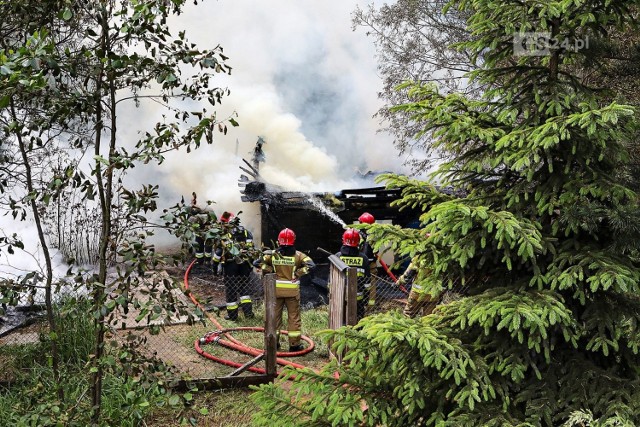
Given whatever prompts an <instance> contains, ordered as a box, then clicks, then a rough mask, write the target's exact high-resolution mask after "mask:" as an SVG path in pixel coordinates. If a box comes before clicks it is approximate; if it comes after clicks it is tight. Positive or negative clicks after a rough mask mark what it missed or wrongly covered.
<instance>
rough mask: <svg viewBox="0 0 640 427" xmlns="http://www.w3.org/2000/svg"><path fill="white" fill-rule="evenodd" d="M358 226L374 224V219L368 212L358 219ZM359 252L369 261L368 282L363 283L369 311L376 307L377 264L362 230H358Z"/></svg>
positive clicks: (375, 255)
mask: <svg viewBox="0 0 640 427" xmlns="http://www.w3.org/2000/svg"><path fill="white" fill-rule="evenodd" d="M358 221H360V224H373V223H374V222H376V219H375V218H374V217H373V215H371V214H370V213H369V212H365V213H363V214H362V215H360V217H359V218H358ZM360 237H361V239H360V246H359V247H360V250H361V251H362V252H364V254H365V255H366V256H367V259H368V260H369V277H370V280H369V281H368V282H367V283H365V288H366V291H367V294H368V297H367V299H368V300H367V305H368V306H369V309H372V308H373V307H374V306H375V305H376V290H377V284H378V283H377V282H378V277H377V273H378V263H377V258H378V256H377V254H376V253H375V252H373V248H372V247H371V245H370V244H369V242H368V241H367V232H366V231H364V230H360Z"/></svg>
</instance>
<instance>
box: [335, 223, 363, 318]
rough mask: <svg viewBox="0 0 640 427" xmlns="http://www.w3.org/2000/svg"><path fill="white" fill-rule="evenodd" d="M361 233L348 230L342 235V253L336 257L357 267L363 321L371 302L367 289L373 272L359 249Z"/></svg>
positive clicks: (359, 302) (358, 292) (360, 314)
mask: <svg viewBox="0 0 640 427" xmlns="http://www.w3.org/2000/svg"><path fill="white" fill-rule="evenodd" d="M359 246H360V233H359V232H358V230H355V229H353V228H347V229H346V230H345V232H344V233H342V246H341V247H340V251H339V252H338V253H336V254H335V255H336V256H337V257H338V258H340V259H341V260H342V261H343V262H344V263H345V264H346V265H348V266H349V267H355V268H356V272H357V275H358V290H357V297H356V299H357V318H358V320H360V319H362V318H363V317H364V316H365V309H366V307H367V301H368V300H369V291H368V289H367V287H366V285H367V284H368V283H370V281H371V271H370V270H369V258H367V255H366V254H365V253H364V252H362V251H361V250H360V249H359Z"/></svg>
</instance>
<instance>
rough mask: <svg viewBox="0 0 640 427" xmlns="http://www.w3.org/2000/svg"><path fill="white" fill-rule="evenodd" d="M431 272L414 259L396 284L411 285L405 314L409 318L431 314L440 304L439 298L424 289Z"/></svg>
mask: <svg viewBox="0 0 640 427" xmlns="http://www.w3.org/2000/svg"><path fill="white" fill-rule="evenodd" d="M428 273H429V270H428V269H426V268H421V267H420V265H419V263H418V261H417V260H416V259H415V258H414V259H412V260H411V263H410V264H409V266H408V267H407V269H406V270H405V272H404V273H402V275H401V276H400V277H399V278H398V281H397V282H396V283H397V284H398V285H403V286H404V285H411V291H410V292H409V296H408V297H407V302H406V304H405V306H404V310H403V313H404V315H405V316H407V317H411V318H414V317H416V316H417V315H418V314H422V315H423V316H424V315H427V314H430V313H431V312H432V311H433V309H434V308H435V307H436V305H437V303H438V298H433V297H431V295H429V294H428V293H427V292H426V291H425V289H424V287H423V286H424V279H425V276H426V274H428Z"/></svg>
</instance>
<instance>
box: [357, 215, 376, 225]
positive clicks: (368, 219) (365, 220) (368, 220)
mask: <svg viewBox="0 0 640 427" xmlns="http://www.w3.org/2000/svg"><path fill="white" fill-rule="evenodd" d="M358 221H360V223H362V224H373V223H374V222H376V219H375V218H374V217H373V215H371V214H370V213H369V212H365V213H363V214H362V215H360V218H358Z"/></svg>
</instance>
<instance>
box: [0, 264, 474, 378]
mask: <svg viewBox="0 0 640 427" xmlns="http://www.w3.org/2000/svg"><path fill="white" fill-rule="evenodd" d="M185 269H186V267H185ZM184 273H185V271H184V270H182V271H176V272H175V274H173V276H174V278H176V279H177V281H179V282H180V281H182V278H183V277H184ZM262 279H263V278H262V276H261V275H260V274H258V273H256V271H255V270H253V269H252V270H250V271H249V272H248V274H246V275H243V276H228V275H225V274H223V273H222V272H220V271H214V270H213V268H212V267H210V266H202V265H195V266H193V268H192V269H191V270H190V271H189V274H188V281H187V286H186V288H185V289H181V288H178V289H173V290H172V292H173V294H174V296H175V298H176V299H179V300H181V302H182V303H183V304H184V305H185V306H187V307H189V308H190V310H192V311H195V310H196V308H198V309H200V310H201V311H202V314H201V315H199V317H198V316H196V317H195V318H192V319H191V321H190V320H189V319H188V318H186V317H184V316H179V315H176V316H173V317H159V318H158V319H157V320H155V321H153V322H151V324H149V323H148V319H146V318H145V319H142V320H141V319H140V318H139V317H140V311H139V310H138V309H136V308H135V307H133V306H132V307H130V308H129V310H127V313H126V314H125V313H122V314H121V315H120V317H119V318H117V319H115V321H114V322H113V323H112V325H111V326H112V329H111V330H110V335H109V339H113V340H114V341H115V342H117V343H118V344H119V345H120V346H125V347H126V346H129V347H132V346H135V348H136V351H138V352H139V353H141V354H144V355H146V356H148V357H149V358H157V359H158V360H160V361H162V362H163V363H165V364H166V365H167V366H169V367H171V368H172V370H173V371H174V372H175V373H176V376H178V377H180V378H191V379H198V378H212V377H219V376H225V375H230V374H231V373H232V372H233V371H234V370H235V369H237V368H238V366H242V365H243V364H246V363H250V361H251V359H252V358H253V357H255V352H254V353H251V352H244V351H237V349H234V348H230V347H225V346H221V345H217V343H218V341H215V340H212V341H211V342H207V343H206V345H204V344H203V345H199V344H198V343H199V342H201V341H202V339H203V338H205V337H207V336H210V334H211V332H212V331H221V330H222V331H225V332H224V334H225V335H224V336H225V337H226V338H225V339H228V340H229V341H230V342H232V343H235V344H236V345H237V346H238V347H247V348H253V349H258V350H256V351H259V350H260V349H263V348H264V336H263V334H261V333H260V328H261V327H264V319H265V314H266V313H265V307H264V304H263V298H264V290H263V283H262ZM371 279H372V280H371V282H370V286H368V287H367V288H366V289H365V292H363V293H362V295H361V297H362V298H361V299H360V300H359V304H362V306H363V307H364V315H372V314H376V313H381V312H386V311H389V310H399V311H404V312H405V314H407V315H411V316H419V315H423V314H427V312H428V311H429V310H430V309H431V308H433V306H434V305H435V304H444V303H447V302H448V301H451V300H453V299H456V298H459V296H460V295H463V294H464V293H465V292H466V287H465V286H462V285H459V286H453V289H452V290H447V291H446V292H443V294H442V295H440V296H439V297H438V298H435V299H428V298H423V297H420V298H414V297H412V288H411V285H405V286H404V287H402V286H399V285H397V284H396V281H395V280H394V279H392V278H391V277H389V276H387V275H374V276H373V277H372V278H371ZM300 291H301V310H302V312H303V325H302V328H303V331H302V333H303V335H304V334H307V332H308V331H309V330H322V329H326V327H328V323H329V320H328V316H327V308H326V306H327V305H328V303H329V297H330V296H329V295H328V291H327V290H326V288H324V289H323V287H322V286H317V284H314V279H313V278H308V280H306V281H303V282H302V285H301V287H300ZM143 293H144V292H143ZM70 302H71V303H73V304H75V308H74V309H75V310H80V311H81V312H80V313H76V314H75V316H77V319H82V321H84V322H86V323H88V324H91V323H92V322H93V316H92V312H91V307H92V300H91V298H90V296H89V295H88V294H87V292H86V291H83V290H82V289H80V288H78V287H74V286H64V287H60V288H58V289H56V292H55V298H54V307H55V311H56V312H57V315H58V316H69V313H70V310H71V309H70V308H69V307H70V306H69V303H70ZM83 303H84V304H85V306H83V305H82V304H83ZM82 307H85V308H82ZM86 307H88V308H86ZM312 308H316V309H317V310H311V309H312ZM408 308H411V310H410V311H407V310H408ZM65 310H66V311H65ZM234 312H235V316H234ZM305 312H307V313H309V314H307V316H312V317H311V319H312V320H309V321H307V320H305V314H304V313H305ZM312 313H320V315H317V314H312ZM360 317H361V316H360ZM285 319H286V318H285ZM194 320H195V321H194ZM285 324H286V320H285ZM285 329H286V328H285ZM49 332H50V331H49V329H48V322H47V319H46V310H45V305H44V292H42V290H41V289H35V290H34V291H33V292H30V293H29V294H28V295H22V296H21V299H20V300H19V301H15V300H14V301H11V302H10V303H9V302H8V303H5V304H4V305H3V306H2V311H0V366H3V368H4V369H1V370H0V383H3V382H7V381H11V380H13V379H15V377H16V372H18V371H19V370H20V369H21V367H22V366H23V361H22V360H21V357H22V356H21V355H22V354H23V352H22V351H21V349H24V348H27V347H28V348H32V347H38V346H41V347H42V351H43V353H46V352H47V351H48V347H47V346H48V343H49V342H50V341H49V340H50V336H49ZM65 332H69V333H72V332H73V331H70V330H69V331H65ZM92 338H93V337H92V336H91V334H90V333H89V335H88V336H83V337H81V340H82V341H83V342H85V345H88V346H89V348H88V350H87V351H91V342H92ZM74 339H76V341H80V340H78V339H77V337H76V338H74ZM285 339H286V338H281V340H283V342H285V341H284V340H285ZM304 344H305V346H308V344H307V343H304ZM74 345H77V344H74ZM318 345H320V344H317V345H316V353H318V348H320V347H318ZM321 345H322V347H321V348H322V354H316V355H315V356H313V358H312V359H307V360H306V361H303V362H302V363H307V362H309V363H313V364H322V363H324V362H326V360H327V359H326V357H327V356H328V354H325V353H326V351H327V350H326V345H324V344H321ZM232 347H233V346H232ZM207 359H209V360H207ZM211 360H215V361H217V362H220V361H222V363H213V362H211ZM227 362H229V363H227ZM256 367H257V368H258V369H259V368H260V363H258V364H256Z"/></svg>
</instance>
